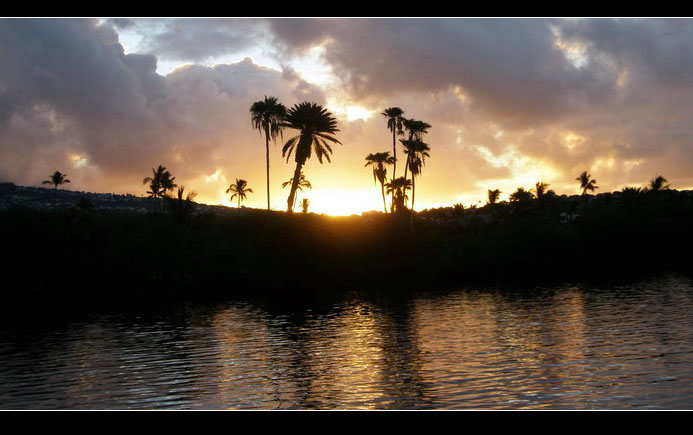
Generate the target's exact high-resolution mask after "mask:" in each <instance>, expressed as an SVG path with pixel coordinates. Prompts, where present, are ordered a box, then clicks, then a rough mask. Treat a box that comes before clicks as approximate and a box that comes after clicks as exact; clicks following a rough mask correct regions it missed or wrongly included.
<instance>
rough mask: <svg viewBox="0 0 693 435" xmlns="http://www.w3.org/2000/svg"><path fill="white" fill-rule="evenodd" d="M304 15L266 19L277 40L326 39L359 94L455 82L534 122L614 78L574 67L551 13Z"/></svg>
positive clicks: (495, 110)
mask: <svg viewBox="0 0 693 435" xmlns="http://www.w3.org/2000/svg"><path fill="white" fill-rule="evenodd" d="M309 23H310V25H306V24H307V23H295V22H293V21H291V20H273V21H271V25H272V29H273V30H274V31H275V32H276V35H277V40H278V41H279V43H280V44H282V43H283V44H285V45H287V46H292V45H293V46H294V47H296V46H297V45H298V47H299V48H305V46H309V45H313V44H316V43H318V42H320V41H325V40H328V41H330V42H329V43H328V45H327V50H326V54H325V57H326V59H327V61H328V62H329V63H330V64H331V65H332V66H333V68H334V71H335V73H336V74H337V75H339V76H340V77H342V78H343V79H344V80H345V82H346V83H348V84H349V85H350V87H351V89H352V91H354V92H355V93H356V94H357V95H359V96H361V97H366V96H372V95H387V94H391V93H393V92H397V91H413V92H435V91H440V90H444V89H446V88H448V87H450V86H451V85H458V86H461V87H462V88H464V90H465V91H466V92H467V93H468V94H469V96H470V97H471V98H472V99H473V100H474V104H475V105H476V106H477V107H478V108H479V109H481V110H485V111H487V112H488V113H489V114H491V115H493V116H497V117H503V118H504V119H506V122H514V121H517V122H534V123H539V122H545V121H550V120H553V119H555V118H556V117H558V116H560V115H562V114H565V113H569V112H571V111H573V110H578V109H582V108H584V107H586V106H588V105H590V104H595V103H599V102H600V101H602V100H603V99H604V98H606V97H608V96H609V94H611V93H612V92H613V83H614V81H615V80H616V75H615V74H614V73H613V71H609V70H607V69H604V68H601V67H599V66H595V67H593V68H575V67H574V66H573V65H572V64H571V63H570V62H569V61H568V60H567V59H566V57H565V55H564V54H563V53H562V52H561V50H560V49H559V48H558V47H557V46H556V44H555V40H556V37H555V35H554V33H553V31H552V29H551V25H552V22H551V21H549V20H492V19H489V20H472V19H470V20H438V19H435V20H433V19H431V20H427V19H414V20H408V19H391V20H368V19H356V20H320V21H311V22H309ZM297 24H300V25H297ZM310 35H315V36H314V37H312V38H311V37H310Z"/></svg>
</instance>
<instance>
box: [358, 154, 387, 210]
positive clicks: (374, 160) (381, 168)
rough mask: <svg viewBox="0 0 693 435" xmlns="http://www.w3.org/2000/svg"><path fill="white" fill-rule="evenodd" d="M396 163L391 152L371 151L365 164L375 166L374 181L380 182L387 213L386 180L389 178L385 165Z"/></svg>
mask: <svg viewBox="0 0 693 435" xmlns="http://www.w3.org/2000/svg"><path fill="white" fill-rule="evenodd" d="M394 163H395V158H394V157H393V156H391V155H390V152H389V151H387V152H383V153H370V154H368V155H367V156H366V164H365V165H364V166H373V182H374V183H375V181H376V180H378V181H379V182H380V193H381V195H382V196H383V208H384V210H385V213H387V202H386V201H385V181H386V179H387V168H386V167H385V165H392V164H394Z"/></svg>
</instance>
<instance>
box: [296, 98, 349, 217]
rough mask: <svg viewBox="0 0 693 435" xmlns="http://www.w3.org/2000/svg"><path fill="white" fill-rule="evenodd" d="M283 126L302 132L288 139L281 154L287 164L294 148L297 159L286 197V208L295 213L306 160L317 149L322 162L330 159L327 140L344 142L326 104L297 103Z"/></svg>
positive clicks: (329, 148)
mask: <svg viewBox="0 0 693 435" xmlns="http://www.w3.org/2000/svg"><path fill="white" fill-rule="evenodd" d="M282 126H283V127H288V128H293V129H295V130H298V131H299V132H300V134H299V135H297V136H294V137H292V138H291V139H289V140H288V141H287V142H286V143H285V144H284V146H283V147H282V156H286V161H287V163H288V161H289V157H291V153H292V152H294V150H295V153H294V154H295V155H294V160H295V161H296V169H295V170H294V176H293V183H292V184H291V192H289V199H288V200H287V206H288V207H287V211H288V212H289V213H292V212H293V207H294V201H295V199H296V189H297V187H298V182H299V180H300V174H301V170H302V168H303V165H305V163H306V160H308V159H309V158H310V156H311V154H312V153H313V152H315V155H316V157H317V158H318V161H319V162H320V163H322V158H323V157H325V158H326V159H327V161H328V162H330V154H332V147H331V146H330V144H329V143H328V142H332V143H338V144H340V145H341V142H340V141H338V140H337V138H336V137H334V134H335V133H336V132H338V131H339V129H337V120H336V119H335V117H334V116H332V114H331V113H330V112H328V111H327V110H326V109H325V108H324V107H322V106H320V105H318V104H315V103H309V102H307V101H304V102H303V103H300V104H296V105H294V107H292V108H291V109H289V110H288V111H287V114H286V118H285V122H284V123H283V124H282Z"/></svg>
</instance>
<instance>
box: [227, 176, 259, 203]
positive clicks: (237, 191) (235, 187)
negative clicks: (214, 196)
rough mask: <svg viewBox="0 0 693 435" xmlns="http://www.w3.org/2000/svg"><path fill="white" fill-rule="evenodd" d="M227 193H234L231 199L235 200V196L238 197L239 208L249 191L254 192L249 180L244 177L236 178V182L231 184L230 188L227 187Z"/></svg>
mask: <svg viewBox="0 0 693 435" xmlns="http://www.w3.org/2000/svg"><path fill="white" fill-rule="evenodd" d="M226 193H233V195H231V198H230V201H233V199H234V198H238V208H239V209H240V208H241V200H244V199H246V198H247V196H248V193H253V189H251V188H249V187H248V182H247V181H245V180H244V179H242V178H241V179H238V178H236V182H235V183H234V184H232V185H230V186H229V188H228V189H226Z"/></svg>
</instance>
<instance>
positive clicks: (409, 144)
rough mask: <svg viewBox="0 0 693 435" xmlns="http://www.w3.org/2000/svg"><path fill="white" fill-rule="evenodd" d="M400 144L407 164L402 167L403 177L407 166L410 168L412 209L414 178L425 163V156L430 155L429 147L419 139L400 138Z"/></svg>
mask: <svg viewBox="0 0 693 435" xmlns="http://www.w3.org/2000/svg"><path fill="white" fill-rule="evenodd" d="M401 142H402V145H404V153H405V154H406V155H407V165H406V166H405V169H404V174H405V175H404V177H405V178H406V174H407V168H409V169H410V170H411V179H412V194H411V208H412V210H413V209H414V199H415V195H416V182H415V181H414V178H415V177H416V176H417V175H420V174H421V170H422V168H423V166H424V165H425V164H426V157H430V154H428V152H429V151H430V150H431V148H430V147H429V146H428V144H427V143H424V142H423V141H421V139H414V140H406V139H401Z"/></svg>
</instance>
